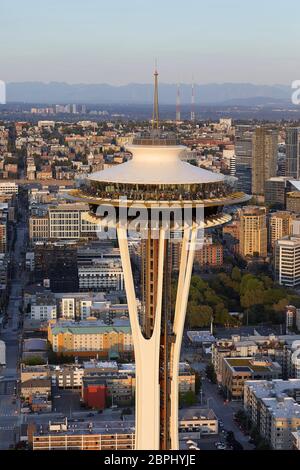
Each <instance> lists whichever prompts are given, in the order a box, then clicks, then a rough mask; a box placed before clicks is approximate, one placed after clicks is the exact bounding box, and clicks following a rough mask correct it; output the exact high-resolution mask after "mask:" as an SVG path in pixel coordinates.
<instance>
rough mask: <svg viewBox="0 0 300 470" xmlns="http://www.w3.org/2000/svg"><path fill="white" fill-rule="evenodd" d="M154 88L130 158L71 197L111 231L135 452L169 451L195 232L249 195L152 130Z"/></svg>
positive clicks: (174, 436)
mask: <svg viewBox="0 0 300 470" xmlns="http://www.w3.org/2000/svg"><path fill="white" fill-rule="evenodd" d="M155 85H156V86H155V93H154V111H155V110H156V111H155V112H154V116H156V118H155V119H153V122H156V123H157V127H156V128H155V131H154V132H153V130H152V131H151V132H150V133H149V134H146V135H141V136H138V137H136V138H135V139H134V140H133V143H132V145H130V146H128V147H127V149H128V150H129V151H130V152H131V153H132V155H133V158H132V159H131V160H129V161H128V162H126V163H123V164H120V165H118V166H116V167H114V168H109V169H107V170H104V171H99V172H96V173H93V174H92V175H90V176H89V178H88V179H87V181H86V184H85V186H83V187H82V188H81V189H80V190H76V191H74V192H73V195H72V197H73V199H75V200H80V201H83V200H84V201H85V203H88V204H89V206H90V213H89V215H88V216H87V220H89V221H90V222H93V223H97V224H100V225H101V224H103V223H104V221H105V219H106V221H105V223H106V225H107V226H108V227H113V228H114V227H115V228H116V234H117V239H118V243H119V248H120V254H121V260H122V266H123V271H124V283H125V289H126V295H127V303H128V310H129V317H130V324H131V330H132V338H133V343H134V351H135V363H136V441H135V442H136V449H138V450H140V449H142V450H159V449H161V450H170V449H172V450H176V449H178V448H179V442H178V375H179V370H178V369H179V358H180V349H181V341H182V335H183V329H184V321H185V314H186V307H187V302H188V295H189V287H190V279H191V274H192V268H193V260H194V251H195V247H196V243H197V234H198V231H199V227H200V228H206V227H207V228H208V227H209V228H211V227H215V226H219V225H221V224H224V223H226V222H228V221H229V220H230V219H231V217H230V215H228V214H224V213H222V207H223V206H226V205H231V204H233V205H235V204H239V203H243V202H245V201H247V200H248V199H249V197H248V196H247V195H245V194H244V193H241V192H240V193H235V192H234V191H233V190H232V189H231V187H230V186H229V185H228V181H227V180H226V178H225V176H223V175H221V174H216V173H212V172H210V171H206V170H204V169H201V168H199V167H195V166H193V165H190V164H189V163H186V162H183V161H182V160H181V159H180V155H181V153H182V152H183V151H184V150H185V147H184V146H181V145H179V144H178V143H177V141H176V139H175V138H174V137H172V136H170V135H166V134H165V135H163V134H162V133H160V132H159V129H158V124H159V123H158V113H157V110H158V102H157V96H158V95H157V74H155ZM112 209H114V211H113V216H112V217H111V218H110V220H109V221H107V213H110V212H111V210H112ZM185 209H187V212H188V216H187V217H186V216H185V214H184V210H185ZM179 213H180V215H179ZM199 213H200V214H201V215H202V217H200V218H199ZM141 214H143V217H142V220H139V223H138V225H137V226H135V229H134V231H136V230H139V231H140V234H141V236H142V237H144V240H143V242H142V243H143V250H142V256H143V279H142V285H143V300H144V322H143V324H141V321H140V317H139V315H138V306H137V300H136V289H135V284H134V276H133V271H132V265H131V260H130V254H129V238H130V236H129V233H130V231H129V230H130V229H132V224H133V222H134V221H135V218H136V217H140V216H141ZM181 215H183V217H182V218H181ZM166 220H167V223H166ZM175 231H176V232H178V231H180V232H181V234H182V249H181V255H180V267H179V273H178V286H177V293H176V298H175V299H172V292H171V259H170V258H171V257H170V251H171V247H170V243H171V241H170V238H171V235H172V233H174V232H175ZM172 305H175V307H174V308H172Z"/></svg>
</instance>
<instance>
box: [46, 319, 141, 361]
mask: <svg viewBox="0 0 300 470" xmlns="http://www.w3.org/2000/svg"><path fill="white" fill-rule="evenodd" d="M48 341H49V342H50V344H51V346H52V348H53V351H54V352H57V353H64V354H71V355H76V356H78V355H81V356H97V355H99V356H102V357H109V356H110V355H111V354H115V355H116V356H118V355H120V356H129V357H131V356H132V354H133V342H132V336H131V330H130V326H129V322H128V321H127V322H120V324H117V323H116V324H113V325H111V326H108V325H106V324H104V323H103V322H101V321H96V320H94V321H81V322H71V321H70V322H67V321H58V322H50V323H49V325H48Z"/></svg>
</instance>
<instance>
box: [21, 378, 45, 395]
mask: <svg viewBox="0 0 300 470" xmlns="http://www.w3.org/2000/svg"><path fill="white" fill-rule="evenodd" d="M50 394H51V380H50V379H48V378H43V379H29V380H25V381H24V382H23V383H22V384H21V396H22V397H23V398H24V399H25V400H28V399H30V397H32V396H34V395H47V396H50Z"/></svg>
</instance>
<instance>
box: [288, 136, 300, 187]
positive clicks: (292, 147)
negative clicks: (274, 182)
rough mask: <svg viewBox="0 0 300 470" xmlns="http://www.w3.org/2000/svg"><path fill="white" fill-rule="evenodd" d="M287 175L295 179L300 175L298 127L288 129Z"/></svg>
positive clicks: (299, 137)
mask: <svg viewBox="0 0 300 470" xmlns="http://www.w3.org/2000/svg"><path fill="white" fill-rule="evenodd" d="M285 176H287V177H289V178H295V179H299V177H300V131H299V128H297V127H289V128H288V129H287V131H286V172H285Z"/></svg>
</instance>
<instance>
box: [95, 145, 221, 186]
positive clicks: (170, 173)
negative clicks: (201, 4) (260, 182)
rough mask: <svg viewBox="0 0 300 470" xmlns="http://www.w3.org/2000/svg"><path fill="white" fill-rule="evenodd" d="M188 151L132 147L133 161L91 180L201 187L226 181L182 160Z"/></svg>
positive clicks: (101, 172) (140, 146)
mask: <svg viewBox="0 0 300 470" xmlns="http://www.w3.org/2000/svg"><path fill="white" fill-rule="evenodd" d="M185 149H186V148H185V147H184V146H180V145H130V146H128V147H127V148H126V150H128V151H130V152H131V153H132V155H133V158H132V159H131V160H130V161H128V162H126V163H123V164H120V165H117V166H116V167H113V168H108V169H107V170H104V171H98V172H96V173H93V174H92V175H91V176H90V177H89V179H90V180H92V181H99V182H111V183H123V184H154V185H159V184H175V185H176V184H199V183H215V182H220V181H223V180H224V178H225V177H224V175H221V174H217V173H213V172H211V171H207V170H203V169H202V168H198V167H195V166H193V165H190V164H189V163H186V162H183V161H181V160H180V155H181V154H182V152H183V151H184V150H185Z"/></svg>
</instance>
